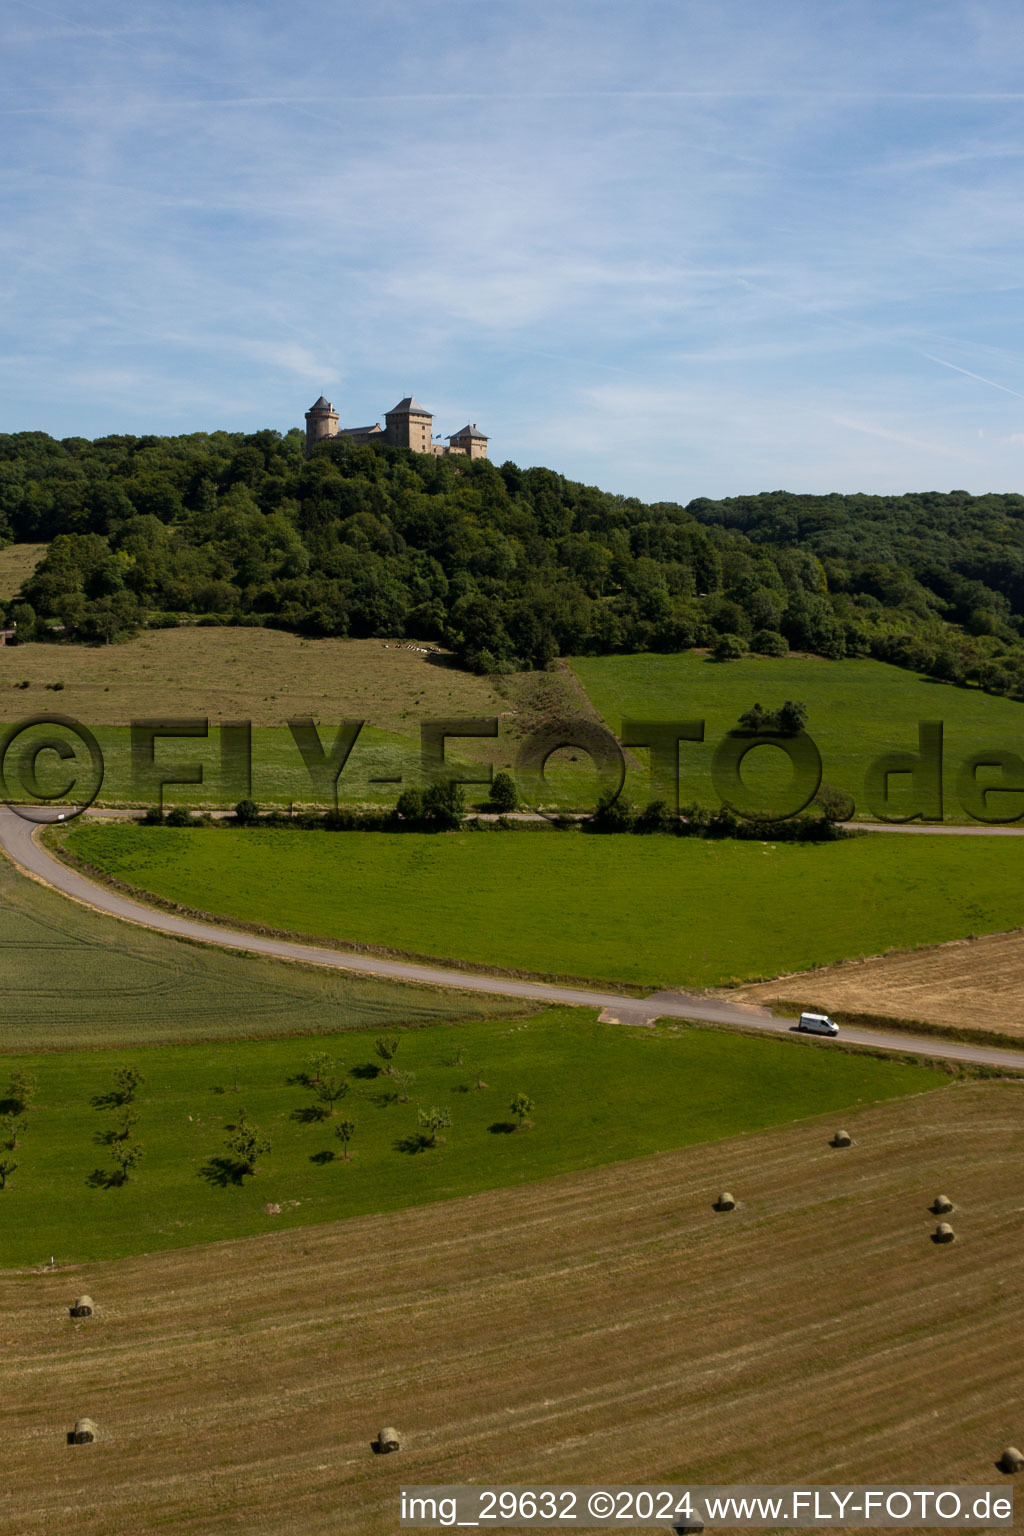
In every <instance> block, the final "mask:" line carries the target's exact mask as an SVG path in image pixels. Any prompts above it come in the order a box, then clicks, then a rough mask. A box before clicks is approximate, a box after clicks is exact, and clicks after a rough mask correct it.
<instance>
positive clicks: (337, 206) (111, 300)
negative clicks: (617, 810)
mask: <svg viewBox="0 0 1024 1536" xmlns="http://www.w3.org/2000/svg"><path fill="white" fill-rule="evenodd" d="M1022 53H1024V15H1022V13H1021V9H1020V4H1019V0H977V3H973V0H972V3H966V0H927V3H924V0H902V3H900V4H898V5H897V4H893V0H854V3H845V0H843V3H839V0H776V3H775V4H773V5H768V4H767V3H765V0H665V3H661V0H657V3H654V0H634V3H633V4H631V5H625V4H623V3H622V0H571V3H567V0H543V3H537V0H519V3H516V4H510V3H508V0H443V3H438V0H423V3H418V4H412V3H407V0H375V3H374V4H372V5H366V4H359V5H355V4H350V3H347V0H346V3H337V0H320V3H311V0H289V3H287V4H285V3H282V0H227V3H224V0H220V3H218V0H202V3H194V0H162V3H160V4H154V3H151V0H131V3H121V0H116V3H115V0H88V3H85V0H46V3H44V4H38V5H37V4H35V3H29V0H0V59H2V61H3V62H2V65H0V71H2V73H0V79H2V84H3V91H2V96H0V113H2V115H3V122H2V131H0V195H2V204H0V293H2V297H3V306H2V311H0V431H22V430H27V429H45V430H48V431H50V432H51V433H53V435H54V436H58V437H63V436H70V435H83V436H88V437H92V436H98V435H100V434H103V433H107V432H135V433H146V432H182V431H200V430H208V429H211V428H214V427H226V428H230V429H238V430H247V431H250V430H254V429H256V428H258V427H262V426H274V427H277V428H279V429H281V430H286V429H287V428H288V427H290V426H294V425H301V423H302V418H303V413H304V411H305V410H306V408H307V407H308V406H309V405H310V404H311V403H312V401H313V400H314V399H315V398H316V397H317V396H318V395H319V394H320V392H321V391H323V392H324V393H326V394H327V396H328V398H329V399H331V400H333V401H334V403H335V405H336V407H337V408H338V410H339V411H340V413H341V419H342V423H343V424H348V425H362V424H364V423H366V422H369V421H373V420H375V419H378V418H382V416H383V413H384V411H386V410H387V409H389V408H390V407H391V406H392V405H393V404H394V403H395V401H396V400H397V399H398V398H399V397H400V396H402V395H405V394H407V393H409V392H410V391H411V392H413V393H415V394H416V396H417V397H418V398H419V399H420V400H422V401H423V402H424V403H425V404H426V405H427V406H428V407H430V408H431V409H433V410H434V412H435V430H437V431H442V432H444V433H448V432H451V431H454V430H455V429H456V428H458V427H460V426H462V425H463V424H464V423H465V422H466V421H467V420H470V421H475V422H478V423H479V425H480V427H481V429H482V430H483V431H484V432H487V433H488V434H489V435H490V437H491V451H492V454H493V456H494V457H496V458H497V459H498V460H499V461H500V460H503V459H506V458H510V459H513V460H515V461H516V462H517V463H520V464H537V463H539V464H549V465H551V466H552V467H553V468H556V469H559V470H561V471H562V472H563V473H565V474H567V475H570V476H572V477H574V478H579V479H582V480H585V481H587V482H589V483H592V484H598V485H601V486H604V487H605V488H607V489H610V490H614V491H620V492H623V493H626V494H636V495H640V496H642V497H644V498H645V499H651V500H654V499H660V498H665V499H668V498H671V499H674V500H680V501H687V500H689V499H690V498H691V497H693V496H697V495H710V496H721V495H729V494H738V493H742V492H753V491H758V490H770V489H776V488H779V487H786V488H788V489H792V490H804V491H828V490H833V489H835V490H844V491H856V490H866V491H902V490H912V489H923V488H937V489H952V488H955V487H965V488H967V489H969V490H973V491H985V490H1022V489H1024V336H1022V307H1021V284H1022V281H1024V238H1022V237H1024V199H1022V197H1021V167H1022V157H1024V132H1022V130H1024V72H1022V69H1021V63H1022Z"/></svg>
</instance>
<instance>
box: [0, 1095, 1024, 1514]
mask: <svg viewBox="0 0 1024 1536" xmlns="http://www.w3.org/2000/svg"><path fill="white" fill-rule="evenodd" d="M1022 1109H1024V1087H1021V1086H1019V1085H1014V1084H1009V1083H983V1084H977V1083H975V1084H971V1085H957V1086H951V1087H950V1088H949V1089H947V1090H944V1091H941V1092H938V1093H928V1094H925V1095H922V1096H921V1097H920V1098H916V1099H910V1100H901V1101H899V1102H898V1103H893V1104H888V1105H877V1106H876V1105H870V1104H869V1105H864V1106H863V1107H862V1108H861V1109H860V1110H855V1111H853V1112H852V1113H851V1112H845V1113H844V1125H845V1126H846V1128H847V1129H848V1130H849V1131H850V1133H851V1134H852V1136H853V1138H854V1146H853V1147H852V1148H848V1149H846V1150H844V1151H841V1152H837V1151H835V1150H834V1149H833V1148H831V1147H830V1146H829V1145H828V1141H829V1138H830V1137H831V1135H832V1133H833V1132H834V1130H835V1126H834V1125H833V1124H832V1123H831V1122H829V1123H827V1124H826V1123H823V1122H821V1121H807V1122H803V1123H801V1124H799V1125H795V1126H788V1127H784V1128H779V1129H776V1130H772V1131H769V1132H766V1133H761V1134H759V1135H757V1136H749V1137H748V1136H740V1137H736V1138H733V1139H731V1140H729V1141H726V1142H720V1143H718V1144H717V1145H710V1146H707V1145H705V1146H701V1147H696V1148H690V1149H686V1150H683V1151H679V1152H672V1153H665V1154H659V1155H656V1156H654V1157H650V1158H645V1159H642V1160H639V1161H636V1162H630V1163H620V1164H616V1165H612V1166H609V1167H605V1168H601V1169H597V1170H594V1171H591V1172H585V1173H579V1174H572V1175H567V1176H564V1177H560V1178H556V1179H552V1180H549V1181H547V1182H545V1183H542V1184H535V1185H531V1186H529V1187H525V1188H522V1189H520V1190H508V1189H504V1190H500V1191H496V1192H495V1193H493V1194H485V1195H478V1196H473V1197H470V1198H467V1199H462V1200H459V1201H453V1202H451V1203H450V1204H448V1205H446V1206H436V1205H435V1206H432V1207H429V1208H420V1209H415V1210H406V1211H402V1212H400V1213H398V1214H395V1215H390V1216H386V1217H368V1218H363V1219H359V1220H355V1221H351V1222H346V1223H342V1224H339V1225H336V1226H329V1227H321V1228H316V1229H306V1230H291V1231H286V1232H281V1233H280V1234H279V1235H278V1234H274V1232H273V1225H274V1220H275V1217H274V1215H273V1213H272V1212H270V1213H268V1215H267V1225H268V1233H269V1235H268V1236H266V1237H261V1238H254V1239H249V1240H246V1241H243V1242H237V1243H221V1244H214V1245H211V1246H209V1247H205V1248H201V1249H183V1250H178V1251H175V1252H171V1253H166V1254H159V1255H151V1256H145V1257H142V1258H138V1259H133V1260H128V1261H120V1262H118V1263H110V1264H98V1265H90V1266H83V1267H81V1268H78V1269H73V1270H68V1271H64V1272H58V1273H56V1274H54V1273H50V1272H47V1271H35V1272H23V1273H11V1272H8V1273H6V1274H3V1275H0V1308H2V1313H0V1315H2V1316H3V1318H4V1344H5V1382H6V1391H5V1403H6V1408H5V1425H6V1430H7V1435H6V1445H7V1453H6V1457H5V1476H4V1519H5V1528H7V1529H10V1530H12V1531H14V1530H16V1531H18V1532H19V1536H35V1533H37V1532H43V1531H51V1530H53V1529H55V1528H57V1527H58V1526H60V1525H61V1524H66V1522H67V1516H68V1513H69V1512H70V1511H74V1516H75V1527H76V1531H78V1532H81V1533H83V1536H100V1533H109V1532H112V1531H118V1532H121V1531H128V1530H130V1531H132V1532H133V1536H136V1533H139V1532H145V1531H150V1530H156V1529H161V1530H167V1529H173V1530H174V1531H175V1532H193V1533H197V1536H198V1533H200V1532H201V1533H203V1536H213V1533H216V1532H221V1531H224V1532H226V1531H229V1530H235V1529H238V1528H240V1527H242V1528H248V1529H250V1530H252V1531H254V1532H260V1533H274V1536H286V1533H287V1536H291V1533H295V1536H298V1533H300V1532H301V1533H302V1536H327V1533H336V1532H339V1531H344V1532H350V1531H351V1532H358V1533H359V1536H394V1532H396V1531H397V1529H398V1523H399V1521H398V1491H399V1488H400V1487H401V1485H402V1484H403V1483H405V1484H414V1483H441V1482H449V1481H450V1482H483V1481H487V1480H491V1479H503V1480H507V1481H509V1482H531V1481H541V1480H543V1481H546V1482H548V1483H559V1482H586V1481H594V1480H597V1479H606V1480H608V1481H610V1482H612V1483H642V1482H645V1481H652V1480H653V1481H658V1480H671V1481H675V1482H682V1481H685V1480H692V1481H694V1482H715V1481H721V1482H745V1481H755V1482H757V1481H761V1482H783V1483H784V1482H796V1481H800V1482H801V1484H802V1485H804V1484H807V1485H813V1484H815V1483H829V1482H843V1483H846V1482H854V1483H856V1482H875V1481H877V1482H878V1483H879V1485H882V1484H885V1483H887V1482H891V1483H896V1482H904V1483H908V1484H911V1485H913V1486H922V1487H924V1486H931V1485H932V1484H933V1483H935V1482H946V1483H950V1484H956V1483H987V1482H1005V1483H1007V1484H1009V1483H1010V1482H1011V1479H1009V1478H1008V1477H1003V1476H1001V1475H1000V1474H999V1473H997V1472H996V1470H995V1466H994V1463H995V1460H996V1457H997V1456H998V1455H999V1453H1000V1451H1001V1450H1002V1448H1003V1446H1004V1445H1006V1444H1012V1443H1016V1442H1017V1441H1019V1435H1020V1423H1021V1407H1022V1402H1024V1354H1022V1352H1021V1351H1020V1350H1019V1349H1017V1348H1014V1347H1013V1341H1014V1339H1015V1338H1016V1336H1017V1334H1018V1332H1019V1298H1020V1294H1021V1289H1022V1285H1024V1243H1022V1241H1021V1236H1022V1228H1024V1216H1022V1206H1021V1193H1020V1187H1019V1177H1018V1174H1019V1169H1020V1166H1021V1156H1022V1154H1024V1115H1022ZM535 1134H537V1135H540V1134H543V1131H542V1130H540V1131H537V1132H535ZM337 1171H338V1177H339V1178H340V1179H343V1178H344V1177H345V1173H346V1171H347V1170H346V1169H345V1168H344V1167H342V1166H340V1165H339V1167H338V1170H337ZM721 1189H729V1190H731V1191H732V1192H733V1193H734V1194H735V1196H736V1200H737V1208H736V1209H735V1210H734V1211H731V1212H728V1213H727V1214H724V1215H723V1214H718V1213H716V1212H715V1211H713V1210H712V1204H711V1203H712V1201H713V1200H714V1198H715V1196H716V1194H717V1193H718V1191H719V1190H721ZM939 1190H942V1191H945V1192H947V1193H948V1194H949V1195H950V1196H951V1198H952V1200H953V1202H954V1205H955V1214H954V1215H953V1216H951V1218H950V1219H951V1221H952V1223H953V1225H954V1227H955V1230H956V1234H957V1241H956V1242H955V1243H953V1244H950V1245H945V1246H944V1245H937V1244H933V1243H932V1242H931V1240H930V1234H931V1232H932V1231H933V1230H934V1227H935V1217H934V1216H933V1215H932V1214H931V1213H930V1212H929V1210H928V1206H929V1204H930V1202H931V1201H932V1199H933V1197H934V1196H935V1194H936V1192H937V1191H939ZM85 1291H88V1293H89V1294H90V1295H91V1296H92V1297H93V1298H94V1301H95V1304H96V1311H95V1314H94V1316H93V1317H92V1318H89V1319H85V1320H82V1321H80V1322H79V1321H75V1320H72V1319H70V1318H69V1316H68V1307H69V1306H70V1305H71V1304H72V1303H73V1301H74V1299H75V1297H76V1296H77V1295H80V1294H82V1293H83V1292H85ZM86 1416H87V1417H89V1418H92V1419H94V1420H95V1422H96V1424H97V1426H98V1431H99V1438H98V1439H97V1442H96V1444H95V1445H91V1446H84V1447H68V1446H67V1445H66V1444H65V1439H66V1435H67V1432H68V1431H69V1430H70V1429H71V1428H72V1427H73V1425H74V1424H75V1422H76V1420H78V1419H80V1418H82V1417H86ZM382 1424H394V1425H395V1426H396V1428H397V1430H398V1432H399V1434H400V1436H401V1439H402V1449H401V1451H400V1452H399V1453H398V1454H397V1455H394V1456H389V1457H379V1456H375V1455H374V1454H373V1452H372V1450H371V1440H372V1439H373V1437H374V1436H375V1435H376V1434H377V1431H378V1430H379V1428H380V1426H381V1425H382ZM922 1478H924V1479H930V1480H931V1481H930V1482H920V1481H919V1480H920V1479H922ZM1020 1524H1021V1522H1020V1520H1018V1527H1019V1526H1020Z"/></svg>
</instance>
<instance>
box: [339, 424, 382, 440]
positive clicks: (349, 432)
mask: <svg viewBox="0 0 1024 1536" xmlns="http://www.w3.org/2000/svg"><path fill="white" fill-rule="evenodd" d="M381 430H382V428H381V424H380V422H379V421H375V422H374V424H373V426H372V427H342V428H341V430H340V431H339V433H338V436H339V437H351V436H353V435H354V434H355V433H356V432H380V431H381Z"/></svg>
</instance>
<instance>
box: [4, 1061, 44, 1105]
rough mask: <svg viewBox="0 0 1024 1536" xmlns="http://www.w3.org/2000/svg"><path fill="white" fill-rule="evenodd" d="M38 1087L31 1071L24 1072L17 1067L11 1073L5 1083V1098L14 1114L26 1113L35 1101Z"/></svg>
mask: <svg viewBox="0 0 1024 1536" xmlns="http://www.w3.org/2000/svg"><path fill="white" fill-rule="evenodd" d="M38 1087H39V1084H38V1083H37V1081H36V1079H35V1078H34V1077H33V1076H32V1073H31V1072H26V1071H24V1070H23V1069H22V1068H21V1067H19V1068H18V1070H17V1071H15V1072H12V1073H11V1076H10V1081H9V1082H8V1084H7V1098H8V1100H9V1101H10V1103H11V1105H12V1108H13V1112H14V1113H15V1114H16V1115H27V1114H28V1112H29V1110H30V1109H31V1108H32V1105H33V1104H34V1103H35V1098H36V1091H37V1089H38Z"/></svg>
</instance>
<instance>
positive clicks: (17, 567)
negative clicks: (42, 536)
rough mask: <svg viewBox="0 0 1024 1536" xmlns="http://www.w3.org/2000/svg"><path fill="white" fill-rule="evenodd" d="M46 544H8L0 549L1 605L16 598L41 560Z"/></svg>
mask: <svg viewBox="0 0 1024 1536" xmlns="http://www.w3.org/2000/svg"><path fill="white" fill-rule="evenodd" d="M45 549H46V545H45V544H8V545H7V547H6V548H5V549H0V603H5V602H7V601H9V600H10V598H12V597H15V596H16V595H17V593H18V591H19V589H20V587H21V584H22V582H23V581H25V580H26V579H27V578H28V577H29V576H31V574H32V572H33V571H34V570H35V568H36V566H37V565H38V564H39V562H40V560H41V559H42V558H43V553H44V551H45Z"/></svg>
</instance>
